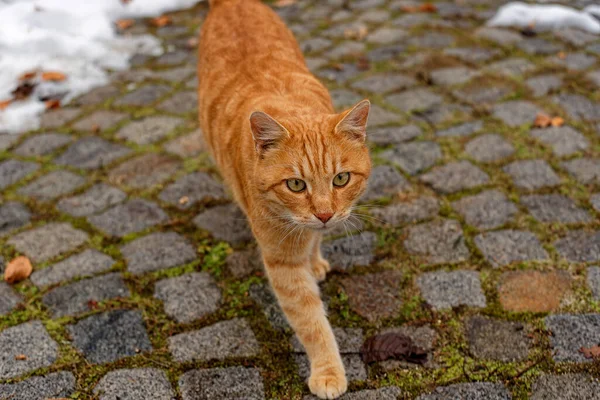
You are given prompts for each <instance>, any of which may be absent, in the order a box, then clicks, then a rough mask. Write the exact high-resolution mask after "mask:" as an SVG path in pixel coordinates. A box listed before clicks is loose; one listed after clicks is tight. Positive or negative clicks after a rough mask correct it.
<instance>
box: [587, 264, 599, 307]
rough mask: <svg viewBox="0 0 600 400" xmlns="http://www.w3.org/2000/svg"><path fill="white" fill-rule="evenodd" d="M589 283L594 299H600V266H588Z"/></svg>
mask: <svg viewBox="0 0 600 400" xmlns="http://www.w3.org/2000/svg"><path fill="white" fill-rule="evenodd" d="M587 285H588V286H589V288H590V290H591V291H592V296H593V297H594V299H596V300H600V267H596V266H592V267H588V269H587Z"/></svg>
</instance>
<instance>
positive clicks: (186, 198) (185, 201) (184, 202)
mask: <svg viewBox="0 0 600 400" xmlns="http://www.w3.org/2000/svg"><path fill="white" fill-rule="evenodd" d="M189 202H190V198H189V197H188V196H183V197H181V198H180V199H179V204H181V205H184V204H187V203H189Z"/></svg>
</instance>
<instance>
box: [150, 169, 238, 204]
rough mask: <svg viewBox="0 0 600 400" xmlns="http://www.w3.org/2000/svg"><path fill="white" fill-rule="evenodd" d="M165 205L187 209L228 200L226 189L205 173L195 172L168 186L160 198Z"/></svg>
mask: <svg viewBox="0 0 600 400" xmlns="http://www.w3.org/2000/svg"><path fill="white" fill-rule="evenodd" d="M158 198H159V199H160V200H162V201H164V202H165V203H169V204H171V205H174V206H176V207H178V208H180V209H182V210H183V209H187V208H190V207H192V206H194V205H195V204H197V203H200V202H207V201H220V200H225V199H227V195H226V194H225V188H224V187H223V185H222V184H221V183H220V182H218V181H217V180H215V179H214V178H213V177H212V176H210V175H208V174H207V173H205V172H193V173H191V174H189V175H185V176H183V177H181V178H179V179H178V180H177V181H175V182H174V183H172V184H170V185H168V186H167V187H166V188H165V189H164V190H163V191H162V192H161V193H160V195H159V196H158Z"/></svg>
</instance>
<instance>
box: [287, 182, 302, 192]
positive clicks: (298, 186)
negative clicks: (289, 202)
mask: <svg viewBox="0 0 600 400" xmlns="http://www.w3.org/2000/svg"><path fill="white" fill-rule="evenodd" d="M286 183H287V187H288V189H290V190H291V191H292V192H296V193H298V192H301V191H303V190H304V189H306V182H304V181H303V180H302V179H288V180H287V181H286Z"/></svg>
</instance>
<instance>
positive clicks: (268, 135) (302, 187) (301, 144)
mask: <svg viewBox="0 0 600 400" xmlns="http://www.w3.org/2000/svg"><path fill="white" fill-rule="evenodd" d="M369 107H370V104H369V102H368V101H364V102H361V103H359V104H358V105H357V106H356V107H354V108H353V109H352V110H350V111H348V112H346V113H342V114H340V115H326V116H320V117H298V118H293V119H292V118H290V119H286V120H281V121H275V120H273V119H272V118H270V117H269V116H268V115H266V114H263V113H259V114H257V113H254V114H253V116H252V117H251V125H252V131H253V134H254V137H255V142H256V147H257V149H256V150H257V152H258V154H259V160H258V168H257V169H256V171H257V178H258V179H257V181H258V182H259V191H260V193H261V198H262V199H263V200H264V201H265V202H267V203H268V209H269V210H272V211H274V213H275V214H276V215H277V217H278V219H280V220H281V221H283V222H286V223H288V226H289V224H292V225H295V226H300V227H303V228H309V229H314V230H318V231H321V230H323V231H325V230H328V229H330V228H333V227H335V226H337V225H340V224H343V223H344V222H345V221H346V220H348V218H349V216H350V215H351V212H352V208H353V205H354V204H355V203H356V201H357V200H358V199H359V197H360V195H361V194H362V193H363V192H364V190H365V188H366V185H367V179H368V177H369V174H370V171H371V161H370V158H369V151H368V148H367V146H366V144H365V138H366V137H365V134H366V133H365V129H366V121H367V117H368V113H369ZM348 224H349V227H351V226H352V221H349V222H348Z"/></svg>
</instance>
